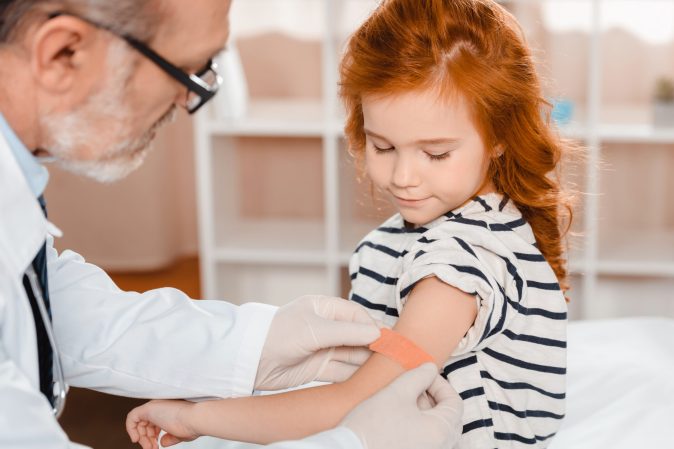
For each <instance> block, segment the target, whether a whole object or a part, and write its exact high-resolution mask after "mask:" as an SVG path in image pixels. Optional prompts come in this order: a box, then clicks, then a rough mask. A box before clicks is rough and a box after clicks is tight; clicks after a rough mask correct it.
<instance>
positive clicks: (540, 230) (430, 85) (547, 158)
mask: <svg viewBox="0 0 674 449" xmlns="http://www.w3.org/2000/svg"><path fill="white" fill-rule="evenodd" d="M340 78H341V80H340V96H341V98H342V101H343V102H344V105H345V107H346V112H347V119H346V125H345V133H346V138H347V142H348V145H349V151H350V153H351V155H352V156H353V157H354V158H355V159H356V161H357V162H358V163H359V165H360V166H361V168H362V162H363V158H364V151H365V133H364V131H363V109H362V101H361V99H362V97H363V96H364V95H382V96H387V95H395V94H399V93H403V92H409V91H412V90H422V89H437V91H438V92H439V95H441V96H442V95H447V96H451V95H456V94H459V95H461V96H462V97H463V98H464V99H465V100H466V101H467V103H468V105H469V109H470V111H471V114H472V118H473V122H474V124H475V126H476V127H477V129H478V131H479V132H480V134H481V137H482V139H483V142H484V144H485V147H486V148H487V151H488V152H489V156H490V158H491V165H490V168H489V171H488V176H489V177H490V179H491V180H492V181H493V183H494V185H495V186H496V189H497V190H498V191H499V192H500V193H502V194H505V195H507V196H508V197H509V198H510V199H511V200H512V201H514V202H515V204H516V205H517V207H518V208H519V210H520V211H521V213H522V215H523V216H524V218H525V219H526V220H527V221H528V223H529V224H530V225H531V227H532V229H533V232H534V234H535V237H536V242H537V245H538V248H539V250H540V251H541V253H542V254H543V256H544V257H545V259H546V260H547V262H548V263H549V264H550V266H551V267H552V269H553V270H554V272H555V274H556V276H557V279H558V280H559V283H560V286H561V288H562V290H563V291H566V290H568V283H567V268H566V260H565V258H564V249H563V238H564V235H565V234H566V233H567V232H568V230H569V227H570V224H571V220H572V218H573V211H572V204H573V201H572V200H573V195H571V194H570V193H567V192H565V191H564V189H563V188H562V184H561V181H560V175H561V174H560V162H561V159H562V156H563V155H565V154H566V153H567V152H570V153H571V154H573V153H574V152H573V151H571V150H573V149H574V145H572V144H571V143H569V142H566V141H564V140H563V139H561V138H560V137H559V135H558V133H557V132H556V131H555V130H554V129H553V128H551V126H550V110H551V107H550V104H549V103H548V102H547V101H546V100H545V99H544V98H543V96H542V92H541V86H540V81H539V78H538V75H537V74H536V70H535V66H534V62H533V59H532V55H531V52H530V50H529V48H528V47H527V45H526V43H525V40H524V37H523V34H522V32H521V29H520V28H519V25H518V24H517V22H516V20H515V19H514V18H513V16H512V15H511V14H510V13H508V12H507V11H506V10H505V9H503V8H502V7H501V6H499V5H498V4H496V3H495V2H493V1H491V0H383V1H382V2H381V4H380V5H379V7H378V8H377V9H376V10H375V11H374V13H373V14H372V15H371V16H370V17H369V18H368V19H367V21H366V22H365V23H364V24H363V25H362V26H361V27H360V28H359V29H358V30H357V31H356V32H355V33H354V34H353V36H352V37H351V38H350V40H349V43H348V45H347V48H346V51H345V54H344V56H343V58H342V61H341V64H340ZM501 153H502V154H501ZM499 154H501V155H500V156H499Z"/></svg>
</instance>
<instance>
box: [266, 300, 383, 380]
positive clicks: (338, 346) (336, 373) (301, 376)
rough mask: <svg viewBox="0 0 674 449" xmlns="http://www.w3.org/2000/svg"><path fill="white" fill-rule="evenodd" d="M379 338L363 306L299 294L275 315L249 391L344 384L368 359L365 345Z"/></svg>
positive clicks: (368, 355) (376, 329) (377, 330)
mask: <svg viewBox="0 0 674 449" xmlns="http://www.w3.org/2000/svg"><path fill="white" fill-rule="evenodd" d="M379 334H380V332H379V327H378V326H377V325H376V323H375V322H374V320H372V318H370V316H369V315H368V313H367V311H366V310H365V308H363V307H362V306H360V305H358V304H356V303H354V302H350V301H346V300H344V299H341V298H332V297H327V296H318V295H307V296H302V297H300V298H298V299H296V300H294V301H293V302H291V303H289V304H287V305H285V306H283V307H281V308H280V309H279V310H278V311H277V312H276V315H275V316H274V319H273V321H272V323H271V327H270V328H269V334H268V335H267V340H266V341H265V344H264V348H263V349H262V356H261V358H260V364H259V366H258V370H257V376H256V378H255V389H256V390H280V389H285V388H291V387H295V386H297V385H302V384H305V383H308V382H311V381H314V380H318V381H323V382H341V381H343V380H346V379H348V378H349V377H350V376H351V375H352V374H353V373H354V372H355V371H356V370H357V369H358V368H359V367H360V365H362V364H363V363H364V362H365V361H366V360H367V359H368V358H369V357H370V355H371V352H370V350H369V349H367V348H366V346H367V345H368V344H370V343H372V342H373V341H374V340H376V339H377V338H379Z"/></svg>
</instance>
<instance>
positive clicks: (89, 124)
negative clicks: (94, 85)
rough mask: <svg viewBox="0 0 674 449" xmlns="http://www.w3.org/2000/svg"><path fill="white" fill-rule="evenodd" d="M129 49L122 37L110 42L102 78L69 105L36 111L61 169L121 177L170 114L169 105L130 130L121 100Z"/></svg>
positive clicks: (91, 175)
mask: <svg viewBox="0 0 674 449" xmlns="http://www.w3.org/2000/svg"><path fill="white" fill-rule="evenodd" d="M130 51H131V50H130V49H128V48H127V47H125V44H124V43H119V44H114V43H113V44H111V46H110V49H109V55H108V67H109V72H108V73H109V74H110V75H109V78H108V81H107V83H106V84H105V85H104V86H103V87H102V88H101V89H99V91H98V92H97V93H95V94H94V95H92V96H90V97H89V98H88V99H87V100H86V101H85V103H84V104H82V105H81V106H79V107H77V109H75V110H74V111H71V112H69V113H67V114H45V115H42V117H41V124H42V128H43V129H44V130H45V131H46V134H47V136H48V138H49V143H48V145H47V146H46V147H47V150H48V152H49V153H50V155H51V156H52V157H53V158H54V160H55V161H56V162H57V163H58V164H59V165H60V166H61V167H63V168H64V169H65V170H68V171H70V172H73V173H76V174H79V175H84V176H87V177H89V178H92V179H95V180H96V181H99V182H113V181H117V180H119V179H121V178H124V177H125V176H127V175H128V174H129V173H131V172H133V171H134V170H135V169H137V168H138V167H140V165H141V164H142V163H143V161H144V160H145V157H146V156H147V153H148V152H149V150H150V148H151V144H152V141H153V140H154V138H155V135H156V132H157V130H158V129H159V128H160V127H162V126H163V125H165V124H167V123H170V122H172V121H173V120H174V119H175V116H176V107H175V106H172V107H171V109H169V110H168V111H167V112H166V113H165V114H164V115H163V116H162V117H161V118H160V119H159V120H157V121H156V122H155V123H154V124H153V125H152V126H151V127H150V129H148V130H147V131H145V132H144V133H143V134H141V135H140V136H137V135H134V134H135V132H134V129H135V127H134V121H135V117H134V114H133V110H132V109H131V107H130V106H128V105H126V104H125V103H124V101H123V100H124V98H126V95H127V89H126V87H127V85H128V82H129V80H130V79H131V76H132V74H133V70H134V65H133V64H130V63H129V61H128V55H129V52H130ZM83 155H88V156H83Z"/></svg>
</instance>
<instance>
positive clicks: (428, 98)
mask: <svg viewBox="0 0 674 449" xmlns="http://www.w3.org/2000/svg"><path fill="white" fill-rule="evenodd" d="M362 104H363V117H364V129H365V136H366V142H365V165H366V171H367V174H368V176H369V177H370V179H371V180H372V182H374V184H375V185H376V186H377V187H378V188H379V189H380V190H381V191H383V192H385V193H386V194H387V195H390V197H391V200H392V201H393V204H394V205H395V206H396V208H397V209H398V210H399V211H400V214H401V215H402V216H403V218H404V219H405V220H406V221H407V222H409V223H413V224H416V225H423V224H426V223H428V222H430V221H432V220H434V219H436V218H438V217H439V216H441V215H443V214H445V213H447V212H449V211H450V210H452V209H456V208H457V207H459V206H461V205H463V204H464V203H465V202H466V201H468V200H469V199H470V198H472V197H473V196H474V195H478V194H483V193H487V192H489V191H493V190H494V185H493V184H492V183H491V182H490V181H486V177H487V170H488V168H489V161H490V156H489V152H488V151H487V149H486V148H485V146H484V143H483V142H482V138H481V136H480V134H479V133H478V130H477V129H476V127H475V126H474V124H473V121H472V119H471V117H470V113H469V110H468V107H467V105H466V102H465V100H464V99H463V98H462V97H461V96H455V98H454V99H452V100H444V99H442V100H441V99H440V96H439V94H438V93H437V92H436V91H433V90H425V91H412V92H407V93H404V94H399V95H393V96H385V97H382V96H364V97H363V99H362Z"/></svg>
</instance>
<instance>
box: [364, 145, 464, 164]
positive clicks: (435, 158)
mask: <svg viewBox="0 0 674 449" xmlns="http://www.w3.org/2000/svg"><path fill="white" fill-rule="evenodd" d="M372 148H374V152H375V153H377V154H385V153H390V152H391V151H394V150H395V147H388V148H381V147H378V146H377V145H372ZM424 153H425V154H426V156H427V157H428V158H429V159H430V160H432V161H441V160H444V159H447V158H448V157H449V154H450V153H451V151H445V152H444V153H442V154H431V153H427V152H425V151H424Z"/></svg>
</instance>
